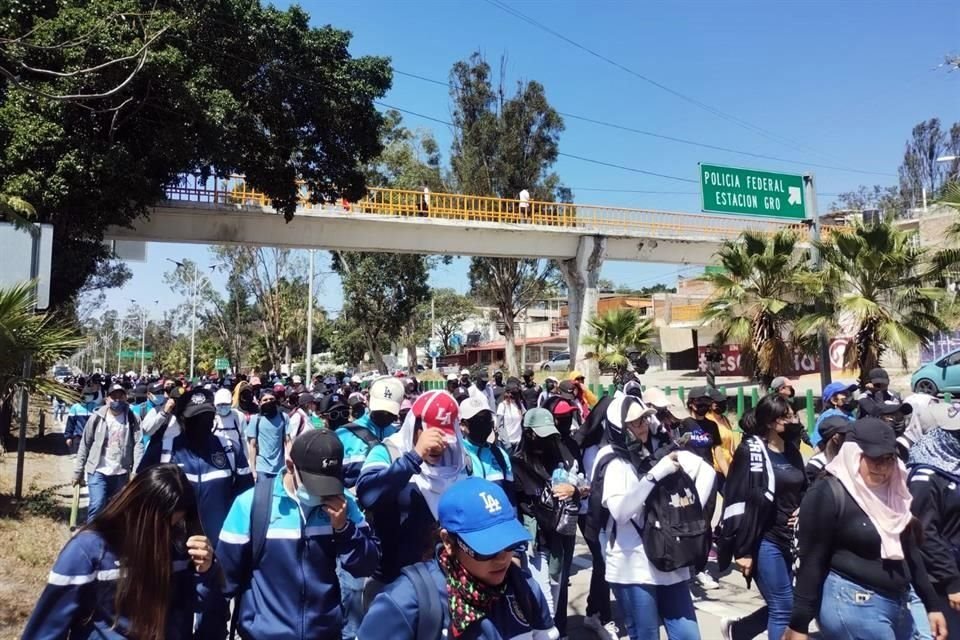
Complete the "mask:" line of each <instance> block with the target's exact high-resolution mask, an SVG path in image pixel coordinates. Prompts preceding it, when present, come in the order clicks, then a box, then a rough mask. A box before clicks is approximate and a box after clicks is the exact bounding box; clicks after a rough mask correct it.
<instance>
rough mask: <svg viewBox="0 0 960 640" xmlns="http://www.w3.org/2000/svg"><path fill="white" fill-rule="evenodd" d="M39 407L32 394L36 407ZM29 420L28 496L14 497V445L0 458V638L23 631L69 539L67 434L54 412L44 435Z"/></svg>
mask: <svg viewBox="0 0 960 640" xmlns="http://www.w3.org/2000/svg"><path fill="white" fill-rule="evenodd" d="M40 406H42V405H39V404H38V402H37V399H32V402H31V407H34V408H37V407H40ZM34 410H35V409H34ZM31 413H34V411H31ZM35 415H36V414H34V416H35ZM34 416H31V418H33V417H34ZM30 422H31V424H30V428H29V429H28V436H30V437H29V439H28V445H27V454H26V456H25V460H24V486H25V487H26V489H25V491H24V493H25V497H24V499H23V500H21V501H20V503H19V504H18V503H15V502H14V501H13V490H14V484H15V477H16V460H17V454H16V448H15V445H14V448H13V450H10V451H7V453H6V455H5V456H3V457H0V558H2V562H0V640H8V639H13V638H18V637H19V636H20V632H21V630H22V629H23V625H24V623H25V622H26V620H27V618H28V617H29V615H30V613H31V611H33V607H34V605H35V604H36V602H37V599H38V598H39V596H40V592H41V591H42V590H43V587H44V584H45V583H46V581H47V574H48V573H49V572H50V568H51V567H52V566H53V562H54V560H56V558H57V554H59V552H60V549H62V548H63V545H64V544H65V543H66V541H67V540H68V539H69V538H70V531H69V528H68V526H67V521H68V517H69V505H70V501H71V499H72V493H73V492H72V490H71V488H70V487H69V485H67V483H68V482H69V480H70V469H71V461H70V458H69V456H67V455H65V454H66V448H65V447H64V446H63V439H62V438H63V437H62V435H60V434H58V433H51V431H58V428H57V427H56V425H55V424H54V423H53V421H52V419H51V416H50V415H47V425H48V427H47V435H46V437H45V438H42V439H41V438H37V437H36V425H35V421H34V420H31V421H30Z"/></svg>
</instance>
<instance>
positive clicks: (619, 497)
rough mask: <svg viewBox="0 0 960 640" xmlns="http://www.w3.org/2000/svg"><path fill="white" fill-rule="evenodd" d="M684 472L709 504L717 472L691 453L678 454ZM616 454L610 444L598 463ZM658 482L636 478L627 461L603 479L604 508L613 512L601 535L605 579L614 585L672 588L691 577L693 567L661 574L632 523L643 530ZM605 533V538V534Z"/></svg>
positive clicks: (617, 461) (616, 464) (615, 462)
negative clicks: (613, 537) (614, 536)
mask: <svg viewBox="0 0 960 640" xmlns="http://www.w3.org/2000/svg"><path fill="white" fill-rule="evenodd" d="M678 454H679V455H678V460H679V462H680V468H681V470H682V471H683V472H684V473H686V474H687V475H689V476H690V477H691V478H692V479H693V481H694V484H696V486H697V496H698V497H699V498H700V504H706V503H707V500H708V498H709V497H710V492H711V491H712V490H713V483H714V479H715V477H716V473H715V472H714V470H713V468H712V467H710V466H709V465H708V464H706V463H705V462H704V461H703V459H702V458H701V457H699V456H698V455H696V454H694V453H690V452H689V451H680V452H678ZM608 455H613V449H612V447H610V446H609V445H608V446H606V447H604V448H603V449H601V450H600V453H598V454H597V460H601V459H603V458H605V457H606V456H608ZM677 473H680V471H677ZM654 486H656V485H655V483H653V482H651V481H649V480H647V479H646V477H643V478H640V477H638V476H637V471H636V469H634V468H633V465H631V464H630V463H629V462H627V461H626V460H623V459H621V458H615V459H614V460H612V461H611V462H610V463H609V464H608V465H607V469H606V472H605V473H604V476H603V498H602V503H603V506H604V507H606V508H607V509H609V510H610V521H609V522H608V523H607V525H606V527H605V528H604V532H603V534H601V538H602V542H603V549H604V551H605V555H606V564H607V570H606V579H607V582H612V583H615V584H649V585H671V584H676V583H678V582H684V581H686V580H689V579H690V578H691V573H692V570H691V568H690V567H685V568H683V569H677V570H676V571H660V570H659V569H657V568H656V567H654V566H653V564H652V563H651V562H650V561H649V560H648V559H647V554H646V552H645V551H644V549H643V538H641V537H640V534H638V533H637V530H636V529H635V528H634V526H633V525H632V524H631V523H630V521H631V520H633V522H634V523H636V525H637V527H639V528H640V529H641V530H642V529H643V524H644V522H643V516H644V506H645V505H646V502H647V498H648V497H649V496H650V492H651V491H652V490H653V488H654ZM614 520H615V521H616V523H617V525H616V526H617V539H616V541H615V542H614V543H613V545H612V546H611V545H610V544H608V543H607V541H608V540H609V539H610V534H611V532H612V530H613V521H614ZM604 534H605V535H604Z"/></svg>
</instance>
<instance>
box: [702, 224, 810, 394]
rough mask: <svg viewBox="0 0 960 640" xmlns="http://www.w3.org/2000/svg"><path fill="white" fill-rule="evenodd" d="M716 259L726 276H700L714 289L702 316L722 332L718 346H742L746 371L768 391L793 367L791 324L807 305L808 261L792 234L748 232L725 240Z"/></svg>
mask: <svg viewBox="0 0 960 640" xmlns="http://www.w3.org/2000/svg"><path fill="white" fill-rule="evenodd" d="M717 257H718V258H719V260H720V264H721V265H722V266H723V267H724V270H723V272H710V273H705V274H703V276H701V277H702V279H703V280H705V281H706V282H709V283H710V284H711V285H713V288H714V293H713V295H712V296H711V297H710V299H709V300H708V301H707V303H706V305H705V306H704V310H703V314H702V316H701V317H702V319H703V320H704V321H705V322H710V323H713V324H714V326H716V327H717V328H718V332H717V337H716V341H717V343H719V344H723V343H725V342H728V341H732V342H734V343H736V344H739V345H740V352H741V363H742V366H743V367H744V368H745V369H747V370H748V371H750V372H751V375H752V376H753V378H754V379H756V380H758V381H759V382H760V384H761V385H762V386H763V387H767V386H768V385H769V384H770V382H771V381H772V380H773V378H775V377H776V376H778V375H781V374H783V373H785V372H786V371H788V370H789V369H790V368H791V364H792V361H793V354H794V349H795V346H796V344H797V341H796V340H794V339H792V337H791V335H792V333H793V323H794V322H795V321H796V320H797V319H798V318H799V317H801V316H802V309H801V307H802V304H803V303H804V302H805V301H806V297H805V296H804V294H803V289H802V286H801V285H802V284H803V283H804V282H805V280H804V274H805V272H806V267H805V266H804V265H805V263H806V257H805V256H803V255H802V254H801V253H800V252H798V251H797V235H796V233H795V232H793V231H779V232H777V233H776V234H773V235H767V234H762V233H754V232H749V231H748V232H745V233H743V234H742V235H741V237H740V238H739V239H738V240H728V241H725V242H724V243H723V245H722V246H721V248H720V250H719V251H718V252H717Z"/></svg>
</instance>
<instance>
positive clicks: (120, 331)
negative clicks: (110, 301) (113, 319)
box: [117, 318, 124, 375]
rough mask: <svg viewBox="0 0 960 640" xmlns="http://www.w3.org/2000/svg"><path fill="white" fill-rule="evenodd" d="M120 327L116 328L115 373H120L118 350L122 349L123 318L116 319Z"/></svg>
mask: <svg viewBox="0 0 960 640" xmlns="http://www.w3.org/2000/svg"><path fill="white" fill-rule="evenodd" d="M118 322H119V323H120V327H119V328H118V329H117V335H118V338H117V375H120V353H121V352H120V350H121V349H123V323H124V319H123V318H120V319H118Z"/></svg>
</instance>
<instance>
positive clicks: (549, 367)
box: [540, 351, 570, 371]
mask: <svg viewBox="0 0 960 640" xmlns="http://www.w3.org/2000/svg"><path fill="white" fill-rule="evenodd" d="M569 368H570V352H569V351H564V352H563V353H558V354H556V355H554V356H553V357H552V358H550V359H549V360H547V361H546V362H542V363H540V371H567V370H568V369H569Z"/></svg>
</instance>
